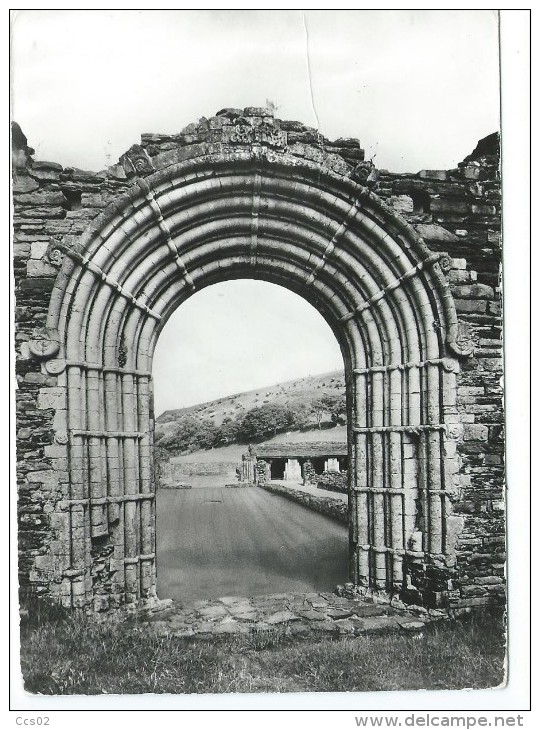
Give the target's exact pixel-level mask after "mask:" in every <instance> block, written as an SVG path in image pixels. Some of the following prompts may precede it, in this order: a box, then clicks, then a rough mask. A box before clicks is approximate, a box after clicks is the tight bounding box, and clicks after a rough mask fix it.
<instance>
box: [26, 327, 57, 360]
mask: <svg viewBox="0 0 540 730" xmlns="http://www.w3.org/2000/svg"><path fill="white" fill-rule="evenodd" d="M28 349H29V351H30V353H31V354H32V355H33V356H34V357H37V358H38V359H40V360H49V359H50V358H52V357H54V356H55V355H56V354H57V353H58V351H59V350H60V339H59V337H58V332H57V331H56V330H54V329H52V328H49V327H42V328H41V329H38V330H36V331H35V332H34V337H33V339H31V340H30V341H29V342H28Z"/></svg>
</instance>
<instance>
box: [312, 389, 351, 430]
mask: <svg viewBox="0 0 540 730" xmlns="http://www.w3.org/2000/svg"><path fill="white" fill-rule="evenodd" d="M311 407H312V409H313V413H314V414H315V418H316V420H317V426H318V427H319V428H321V424H322V422H323V419H324V416H325V415H326V414H328V415H329V416H330V420H331V421H332V423H333V424H334V426H337V424H338V423H340V422H342V423H344V422H345V421H346V418H347V416H346V414H347V402H346V398H345V394H344V393H340V394H339V395H330V394H328V393H325V394H324V395H322V396H321V397H320V398H315V399H314V400H313V401H312V402H311Z"/></svg>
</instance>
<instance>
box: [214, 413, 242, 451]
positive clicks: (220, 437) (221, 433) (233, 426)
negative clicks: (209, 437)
mask: <svg viewBox="0 0 540 730" xmlns="http://www.w3.org/2000/svg"><path fill="white" fill-rule="evenodd" d="M239 432H240V423H239V422H238V419H236V420H234V421H233V419H232V418H230V417H229V416H227V417H226V418H224V419H223V421H222V423H221V426H218V428H217V432H216V440H215V444H216V446H226V445H227V444H233V443H235V442H236V440H237V439H238V437H239Z"/></svg>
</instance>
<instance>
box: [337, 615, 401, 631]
mask: <svg viewBox="0 0 540 730" xmlns="http://www.w3.org/2000/svg"><path fill="white" fill-rule="evenodd" d="M349 620H350V621H352V622H353V623H354V626H355V629H356V630H357V631H359V632H361V633H364V632H365V633H370V634H377V633H383V632H385V631H395V630H396V629H398V628H399V624H398V622H397V620H396V619H395V618H393V617H390V616H374V617H373V618H353V619H349Z"/></svg>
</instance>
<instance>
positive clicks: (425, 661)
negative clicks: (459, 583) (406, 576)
mask: <svg viewBox="0 0 540 730" xmlns="http://www.w3.org/2000/svg"><path fill="white" fill-rule="evenodd" d="M504 652H505V639H504V629H503V625H502V621H501V620H499V619H496V618H494V617H493V616H489V617H484V618H483V619H482V618H479V617H475V618H469V619H467V620H466V621H456V622H452V623H444V624H439V625H432V626H431V627H430V628H429V629H427V630H425V631H424V632H423V633H422V634H420V635H415V634H399V635H398V634H395V635H386V636H374V635H372V636H362V637H359V638H352V637H342V638H330V637H318V636H314V635H313V634H309V635H308V636H307V637H301V636H291V635H290V634H289V633H288V632H287V630H286V629H285V628H281V629H275V630H272V631H271V632H269V631H265V632H262V633H259V634H251V635H243V636H236V637H235V636H223V637H214V638H212V639H200V638H199V639H193V638H190V639H188V638H176V637H170V638H163V637H159V636H157V635H156V633H155V632H154V631H153V630H152V629H151V628H148V627H147V626H142V625H135V624H127V623H124V624H119V623H116V624H114V625H111V624H108V625H107V624H104V623H102V622H97V621H96V620H95V619H92V618H88V617H85V616H52V617H51V616H43V615H42V616H41V617H39V616H37V617H35V616H34V618H33V619H32V620H29V619H26V620H24V621H23V623H22V624H21V667H22V673H23V677H24V683H25V689H26V690H27V691H28V692H32V693H41V694H47V695H51V694H113V693H116V694H142V693H145V692H153V693H170V694H184V693H193V692H197V693H201V692H208V693H221V692H340V691H370V690H371V691H374V690H412V689H462V688H474V689H479V688H486V687H494V686H497V685H500V684H501V683H502V682H503V681H504V670H503V664H504Z"/></svg>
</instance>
